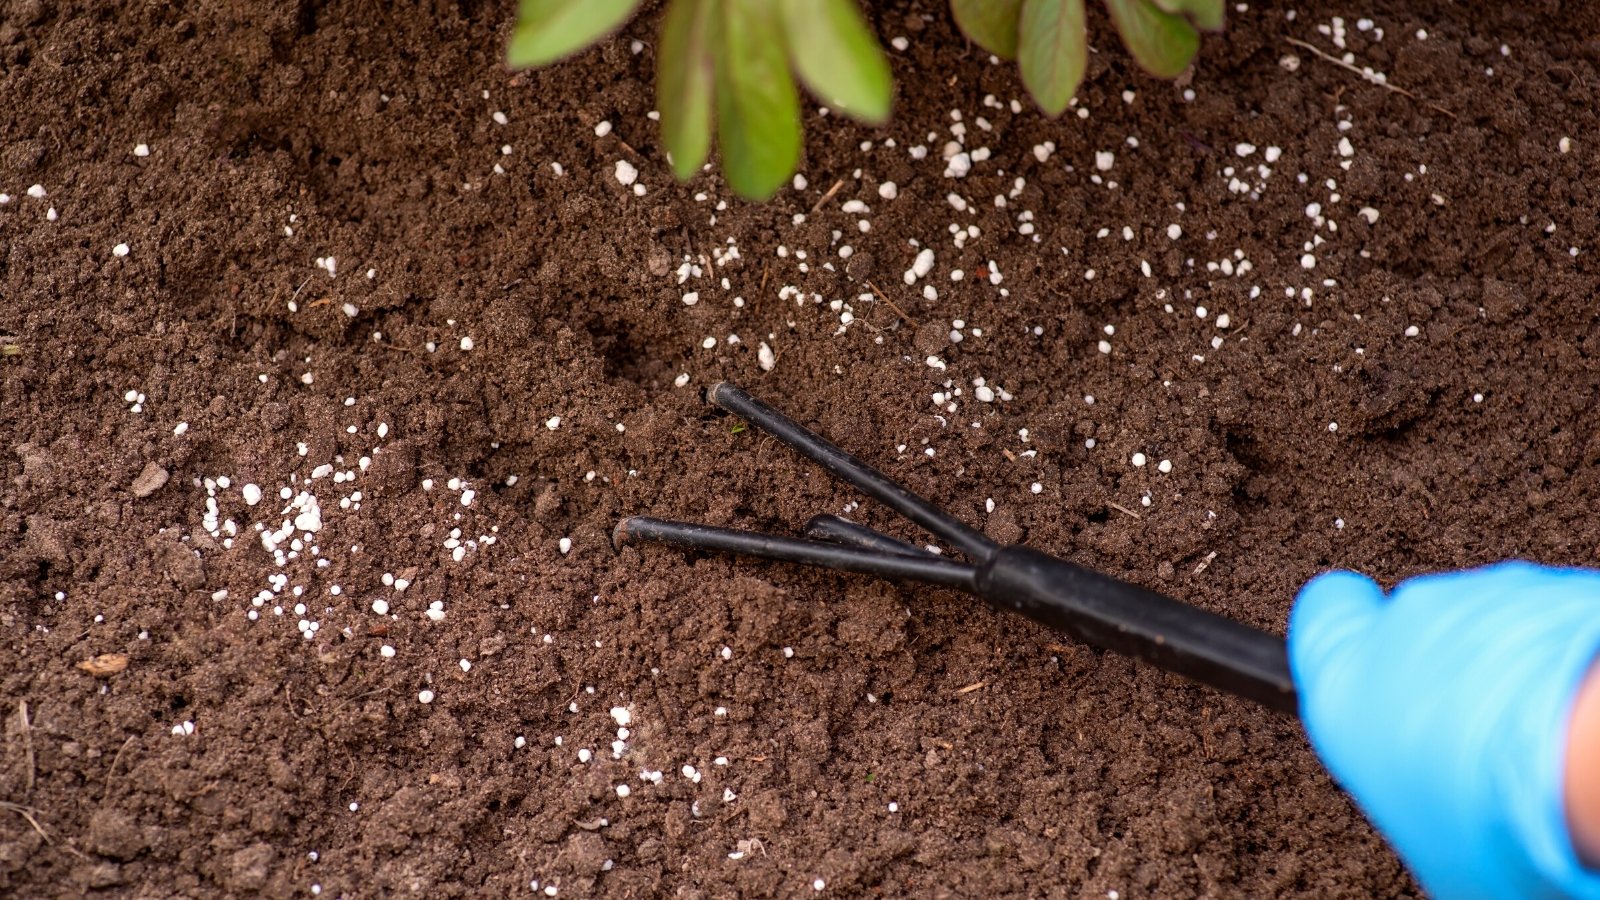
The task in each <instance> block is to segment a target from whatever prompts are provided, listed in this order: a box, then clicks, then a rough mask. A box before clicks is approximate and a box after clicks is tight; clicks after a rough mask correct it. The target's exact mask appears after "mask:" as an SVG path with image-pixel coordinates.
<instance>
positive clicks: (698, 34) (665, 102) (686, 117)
mask: <svg viewBox="0 0 1600 900" xmlns="http://www.w3.org/2000/svg"><path fill="white" fill-rule="evenodd" d="M713 4H714V0H674V2H673V4H672V5H671V6H670V7H668V9H667V16H666V18H665V19H664V20H663V21H662V23H661V45H660V47H659V48H658V49H657V59H658V62H657V65H656V109H659V110H660V111H661V140H662V142H663V143H665V144H666V145H667V152H669V153H671V154H672V172H673V174H674V175H676V176H678V180H679V181H688V180H689V179H690V178H691V177H693V176H694V173H695V171H696V170H697V169H699V168H700V164H701V163H703V162H705V161H706V154H707V153H709V152H711V96H712V84H713V82H714V80H715V78H716V57H715V54H714V51H715V44H716V39H717V32H716V10H715V8H714V5H713Z"/></svg>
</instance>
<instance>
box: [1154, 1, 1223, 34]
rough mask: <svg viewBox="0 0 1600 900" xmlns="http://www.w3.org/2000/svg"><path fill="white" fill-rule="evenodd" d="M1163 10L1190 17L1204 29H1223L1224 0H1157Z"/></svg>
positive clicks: (1191, 20)
mask: <svg viewBox="0 0 1600 900" xmlns="http://www.w3.org/2000/svg"><path fill="white" fill-rule="evenodd" d="M1155 4H1156V6H1158V7H1160V8H1161V9H1162V10H1164V11H1166V12H1169V13H1174V14H1176V15H1180V16H1184V17H1186V18H1188V20H1189V21H1190V22H1192V23H1193V24H1194V26H1195V27H1196V28H1199V29H1201V30H1202V31H1221V30H1222V16H1223V0H1155Z"/></svg>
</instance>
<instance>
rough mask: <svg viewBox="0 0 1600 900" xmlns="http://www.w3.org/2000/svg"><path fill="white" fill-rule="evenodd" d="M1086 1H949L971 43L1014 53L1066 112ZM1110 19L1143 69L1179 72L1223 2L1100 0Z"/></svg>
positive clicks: (1076, 75)
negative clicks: (1102, 1) (1102, 0)
mask: <svg viewBox="0 0 1600 900" xmlns="http://www.w3.org/2000/svg"><path fill="white" fill-rule="evenodd" d="M1085 2H1086V0H950V12H951V13H952V14H953V15H954V16H955V20H956V24H957V25H958V26H960V28H961V30H962V32H964V33H965V34H966V35H967V37H969V38H971V39H972V41H973V43H976V44H977V45H978V46H980V47H982V48H983V49H985V50H988V51H989V52H990V53H993V54H994V55H996V56H998V57H1001V58H1002V59H1015V60H1016V61H1017V68H1018V69H1019V70H1020V71H1021V74H1022V83H1023V85H1024V86H1025V87H1027V89H1028V93H1030V94H1032V95H1033V99H1034V102H1035V103H1038V104H1039V108H1040V109H1042V110H1044V111H1045V112H1046V113H1047V114H1049V115H1052V116H1058V115H1060V114H1061V113H1062V112H1063V111H1065V110H1066V108H1067V104H1068V103H1069V102H1070V101H1071V100H1072V95H1073V94H1075V93H1077V91H1078V85H1079V83H1081V82H1082V81H1083V73H1084V69H1085V68H1086V66H1087V63H1088V59H1089V31H1088V27H1087V25H1086V23H1085V19H1086V16H1085V10H1084V3H1085ZM1105 4H1106V10H1107V11H1108V12H1110V13H1111V23H1112V25H1114V26H1115V27H1116V29H1117V33H1118V34H1120V35H1121V36H1122V43H1123V45H1124V46H1126V47H1127V48H1128V52H1129V53H1131V54H1133V59H1134V61H1135V62H1137V63H1138V64H1139V66H1140V68H1143V69H1144V70H1145V71H1146V72H1149V73H1150V74H1152V75H1155V76H1157V77H1158V78H1177V77H1178V76H1179V75H1181V74H1183V71H1184V70H1185V69H1187V68H1189V63H1190V62H1192V61H1193V60H1194V55H1195V53H1197V52H1198V51H1199V50H1200V30H1202V29H1203V30H1206V31H1217V30H1220V29H1221V28H1222V17H1223V5H1222V4H1223V0H1105Z"/></svg>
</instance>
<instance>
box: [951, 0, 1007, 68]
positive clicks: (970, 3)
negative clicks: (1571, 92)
mask: <svg viewBox="0 0 1600 900" xmlns="http://www.w3.org/2000/svg"><path fill="white" fill-rule="evenodd" d="M950 12H951V14H953V15H954V16H955V17H956V25H957V26H959V27H960V28H961V30H962V32H964V33H965V34H966V36H967V37H969V38H971V39H972V42H973V43H975V44H977V45H978V46H979V47H982V48H983V49H985V50H987V51H989V52H990V53H993V54H994V55H995V56H998V57H1000V58H1001V59H1016V58H1017V21H1018V19H1019V18H1020V17H1021V15H1022V0H950Z"/></svg>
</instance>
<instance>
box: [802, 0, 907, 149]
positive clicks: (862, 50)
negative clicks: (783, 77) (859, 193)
mask: <svg viewBox="0 0 1600 900" xmlns="http://www.w3.org/2000/svg"><path fill="white" fill-rule="evenodd" d="M779 7H780V8H781V9H782V11H783V26H784V35H785V38H786V39H787V40H788V43H789V55H790V57H792V58H793V59H794V65H795V69H796V70H797V71H798V72H799V73H800V80H801V81H803V82H805V84H806V87H808V88H810V89H811V92H812V93H813V94H816V95H817V99H818V100H821V101H822V102H823V103H826V104H827V105H829V106H835V107H838V108H839V110H840V111H842V112H845V113H849V114H850V115H852V116H855V117H856V118H858V119H861V120H863V121H866V122H871V123H872V124H874V125H881V124H883V122H885V121H887V120H888V118H889V102H890V99H891V98H892V97H893V96H894V86H893V82H892V80H891V78H890V76H889V61H888V60H887V59H885V58H884V55H883V48H881V47H879V46H878V41H877V39H876V38H875V37H873V36H872V30H871V29H870V28H868V27H867V20H866V19H864V18H862V16H861V10H860V8H859V7H857V6H856V3H855V0H781V2H780V3H779Z"/></svg>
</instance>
